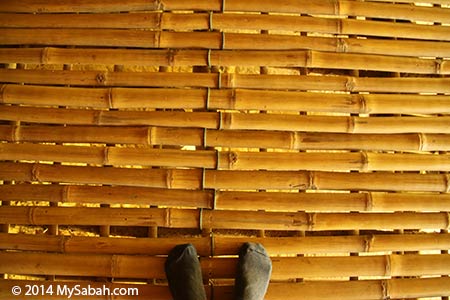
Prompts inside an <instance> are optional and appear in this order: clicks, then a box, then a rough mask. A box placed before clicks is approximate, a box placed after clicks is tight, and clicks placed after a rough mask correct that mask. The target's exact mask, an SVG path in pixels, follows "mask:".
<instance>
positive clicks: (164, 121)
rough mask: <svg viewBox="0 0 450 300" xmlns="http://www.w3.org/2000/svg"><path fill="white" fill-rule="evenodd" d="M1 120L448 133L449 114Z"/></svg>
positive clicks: (94, 114) (21, 111) (69, 113)
mask: <svg viewBox="0 0 450 300" xmlns="http://www.w3.org/2000/svg"><path fill="white" fill-rule="evenodd" d="M0 118H1V119H3V120H5V121H6V120H8V121H23V122H31V123H47V124H68V125H100V126H104V125H106V126H111V125H112V126H142V125H149V126H162V127H165V126H167V127H185V128H186V127H200V128H206V129H220V130H222V129H225V130H228V129H231V130H272V131H273V130H277V131H303V132H322V133H326V132H334V133H374V134H391V133H412V132H420V133H435V134H449V133H450V126H449V124H450V121H449V119H450V117H447V116H442V117H441V116H438V117H434V116H433V117H370V118H369V117H354V116H305V115H288V114H241V113H228V112H224V113H222V112H177V111H104V110H84V109H65V108H37V107H23V106H22V107H19V106H8V105H0Z"/></svg>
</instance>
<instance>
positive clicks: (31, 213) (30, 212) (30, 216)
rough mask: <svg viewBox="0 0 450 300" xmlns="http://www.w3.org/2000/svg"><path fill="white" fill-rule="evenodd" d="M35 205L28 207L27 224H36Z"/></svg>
mask: <svg viewBox="0 0 450 300" xmlns="http://www.w3.org/2000/svg"><path fill="white" fill-rule="evenodd" d="M36 209H37V207H35V206H33V207H30V208H29V209H28V224H30V225H36V224H35V223H36V222H35V212H36Z"/></svg>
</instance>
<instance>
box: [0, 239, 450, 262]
mask: <svg viewBox="0 0 450 300" xmlns="http://www.w3.org/2000/svg"><path fill="white" fill-rule="evenodd" d="M0 241H1V243H0V249H2V250H20V251H41V252H56V253H95V254H127V255H166V254H167V253H169V251H170V250H171V249H172V248H173V247H175V246H176V245H180V244H187V243H192V244H193V245H194V246H195V248H196V249H197V252H198V254H199V255H200V256H202V257H208V256H210V255H212V256H221V255H237V254H238V253H239V248H240V247H241V246H242V244H243V243H244V242H255V243H261V244H262V245H264V247H265V248H266V250H267V251H268V253H269V255H271V256H276V255H286V254H290V255H292V254H330V253H371V252H388V251H425V250H429V251H431V250H445V249H448V247H449V245H450V235H449V234H441V233H439V234H438V233H435V234H434V233H427V234H401V235H395V234H374V235H362V236H326V237H325V236H306V237H264V238H255V237H226V236H220V235H213V236H212V237H211V238H210V237H195V238H188V237H182V238H181V237H179V238H134V239H129V238H107V237H83V236H63V235H33V234H8V233H0Z"/></svg>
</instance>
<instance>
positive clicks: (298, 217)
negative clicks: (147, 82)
mask: <svg viewBox="0 0 450 300" xmlns="http://www.w3.org/2000/svg"><path fill="white" fill-rule="evenodd" d="M0 223H1V224H20V225H27V224H28V225H53V224H65V225H94V226H100V225H111V226H114V225H116V226H160V227H167V228H215V229H252V230H309V231H320V230H351V229H352V228H356V226H358V227H357V228H359V229H361V230H387V229H448V224H449V213H397V212H396V213H370V214H361V213H287V212H286V213H285V212H263V211H260V212H252V211H231V210H203V211H198V210H194V209H184V210H182V209H172V208H166V209H159V208H147V209H144V208H86V207H40V206H33V207H18V206H4V207H0Z"/></svg>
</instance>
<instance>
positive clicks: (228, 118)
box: [218, 111, 233, 130]
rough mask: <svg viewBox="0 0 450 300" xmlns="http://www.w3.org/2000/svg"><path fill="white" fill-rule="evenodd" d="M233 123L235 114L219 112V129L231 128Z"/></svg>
mask: <svg viewBox="0 0 450 300" xmlns="http://www.w3.org/2000/svg"><path fill="white" fill-rule="evenodd" d="M232 124H233V114H231V113H223V112H221V111H220V112H219V128H218V129H219V130H221V129H230V128H231V126H232Z"/></svg>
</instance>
